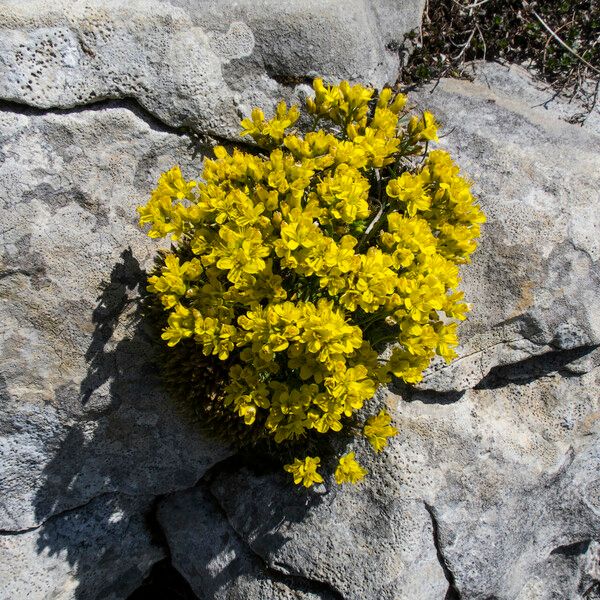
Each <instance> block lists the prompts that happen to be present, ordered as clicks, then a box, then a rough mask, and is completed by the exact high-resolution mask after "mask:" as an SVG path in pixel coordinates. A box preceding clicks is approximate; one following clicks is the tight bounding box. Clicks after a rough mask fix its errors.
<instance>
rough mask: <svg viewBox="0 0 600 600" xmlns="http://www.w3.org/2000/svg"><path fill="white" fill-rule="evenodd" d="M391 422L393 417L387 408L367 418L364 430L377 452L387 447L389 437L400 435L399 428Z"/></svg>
mask: <svg viewBox="0 0 600 600" xmlns="http://www.w3.org/2000/svg"><path fill="white" fill-rule="evenodd" d="M391 422H392V417H390V415H388V414H387V413H386V412H385V410H381V411H380V412H379V414H378V415H376V416H374V417H369V418H368V419H367V422H366V423H365V426H364V429H363V432H364V434H365V437H366V438H367V440H368V442H369V444H371V446H373V449H374V450H375V452H381V451H382V450H383V449H384V448H385V447H386V445H387V441H388V438H390V437H393V436H395V435H398V430H397V429H396V428H395V427H393V426H392V425H390V423H391Z"/></svg>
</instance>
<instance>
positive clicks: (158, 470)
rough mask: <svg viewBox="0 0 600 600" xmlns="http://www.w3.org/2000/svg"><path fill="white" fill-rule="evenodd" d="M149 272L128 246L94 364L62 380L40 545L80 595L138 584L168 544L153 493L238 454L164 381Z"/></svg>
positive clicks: (98, 311)
mask: <svg viewBox="0 0 600 600" xmlns="http://www.w3.org/2000/svg"><path fill="white" fill-rule="evenodd" d="M145 282H146V273H145V272H144V271H143V270H142V268H141V267H140V264H139V262H138V260H137V259H136V258H135V257H134V256H133V253H132V251H131V249H128V250H126V251H124V252H123V253H122V255H121V260H120V261H119V262H118V263H117V264H115V265H114V267H113V269H112V271H111V273H110V278H109V280H108V281H107V282H106V283H105V284H104V285H103V286H102V293H101V295H100V297H99V298H98V303H97V306H96V308H95V310H94V311H93V316H92V319H93V323H94V331H93V335H92V338H91V342H90V344H89V347H88V350H87V352H86V353H85V359H86V362H87V364H88V368H87V374H86V375H85V377H84V378H83V379H82V380H81V382H80V384H79V385H77V384H76V383H75V382H72V383H70V384H66V385H63V386H61V387H60V388H59V389H57V390H56V400H57V402H56V404H57V407H58V408H57V411H58V414H59V417H58V420H59V422H60V429H59V430H58V432H57V433H56V435H53V437H52V438H50V441H49V442H48V443H47V445H46V448H45V453H46V454H48V455H50V456H52V458H51V460H50V462H48V463H47V464H46V465H45V467H44V469H43V472H42V473H41V476H40V480H41V486H40V487H39V488H38V490H37V493H36V495H35V499H34V501H33V504H34V507H35V517H36V520H37V521H38V522H42V523H43V525H42V526H41V527H39V528H38V529H37V530H35V531H34V532H32V533H33V534H35V535H36V536H37V552H38V555H39V556H40V557H41V556H44V557H45V559H44V560H47V561H50V563H52V560H54V561H55V562H56V565H54V566H52V564H50V565H48V569H47V570H50V569H54V568H55V569H58V570H59V571H60V570H63V571H64V570H65V569H67V570H68V573H65V577H68V578H69V579H70V581H71V582H70V583H69V585H70V586H75V585H76V589H75V591H74V593H73V596H72V597H74V598H77V599H81V600H84V599H86V600H90V599H98V600H100V599H107V598H119V597H120V598H122V597H126V596H127V595H128V594H130V593H131V592H133V591H134V590H135V589H136V588H137V586H139V585H140V583H141V582H142V580H143V579H144V577H145V575H146V574H147V573H148V571H149V570H150V568H151V566H152V565H153V564H154V563H156V562H157V561H159V560H161V559H162V558H163V557H164V554H165V553H164V548H163V547H161V546H159V545H157V544H156V543H155V542H156V537H155V536H154V537H153V534H152V532H151V531H150V530H149V528H148V521H147V519H146V516H147V514H148V513H149V512H150V511H151V510H152V505H153V500H154V498H155V497H156V496H158V495H161V494H164V493H168V492H172V491H174V490H179V489H185V488H189V487H191V486H193V485H195V484H196V483H197V481H198V480H199V479H200V478H201V477H202V476H203V475H204V473H205V471H206V470H207V469H208V468H209V467H211V466H212V465H214V464H215V463H217V462H218V461H220V460H222V459H223V458H224V457H226V456H227V455H228V454H230V450H229V449H227V448H226V447H225V446H224V445H223V444H220V443H217V442H215V441H213V440H209V439H207V438H206V436H203V435H202V434H201V433H200V432H199V431H198V429H197V427H195V425H194V424H193V423H191V422H187V421H186V420H185V419H184V418H183V417H182V416H181V415H180V414H179V412H178V411H177V409H176V408H175V407H174V406H173V405H172V403H171V402H169V399H168V397H167V396H166V395H165V394H164V392H163V391H162V390H161V386H160V382H159V381H158V379H157V364H156V361H157V357H158V354H157V348H158V345H157V343H156V342H157V340H156V333H155V332H153V330H152V328H151V327H150V326H149V325H148V324H147V323H146V322H145V321H144V320H143V319H142V318H141V317H142V306H143V298H144V295H145ZM53 433H54V432H53ZM67 563H68V567H67V566H66V565H67ZM69 597H71V596H69Z"/></svg>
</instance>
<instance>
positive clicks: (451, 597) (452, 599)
mask: <svg viewBox="0 0 600 600" xmlns="http://www.w3.org/2000/svg"><path fill="white" fill-rule="evenodd" d="M423 504H424V505H425V510H426V511H427V512H428V513H429V518H430V519H431V528H432V529H433V545H434V546H435V551H436V554H437V558H438V561H439V563H440V566H441V567H442V571H444V577H445V578H446V580H447V581H448V591H447V592H446V596H445V597H444V600H461V595H460V592H459V590H458V588H457V587H456V579H455V577H454V573H452V571H451V570H450V567H449V565H448V561H447V560H446V558H445V556H444V554H443V553H442V546H441V543H440V537H439V525H438V521H437V518H436V516H435V512H434V508H433V506H431V505H430V504H428V503H427V502H423Z"/></svg>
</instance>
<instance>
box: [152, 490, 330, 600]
mask: <svg viewBox="0 0 600 600" xmlns="http://www.w3.org/2000/svg"><path fill="white" fill-rule="evenodd" d="M157 517H158V521H159V523H160V525H161V527H162V529H163V531H164V532H165V535H166V538H167V543H168V544H169V547H170V548H171V557H172V561H173V565H174V566H175V568H176V569H177V570H178V571H179V572H180V573H181V574H182V575H183V576H184V577H185V578H186V579H187V580H188V582H189V583H190V585H191V587H192V589H193V590H194V593H195V594H196V595H197V596H198V597H199V598H206V599H207V600H249V599H252V598H256V599H258V598H261V599H262V598H265V599H266V598H268V599H269V600H334V598H335V596H334V595H333V593H331V592H330V591H329V590H327V589H325V590H323V589H320V587H322V586H318V585H317V584H314V583H311V582H309V581H304V580H302V579H298V578H295V579H293V578H290V577H285V576H283V575H281V574H279V573H277V572H275V571H272V570H269V569H267V568H266V566H265V564H264V561H263V560H262V559H261V558H260V557H259V556H257V555H256V554H254V553H253V552H252V550H250V548H249V547H248V546H247V545H246V544H245V543H244V542H242V540H241V539H240V538H239V536H238V535H237V533H236V532H235V531H234V529H233V528H232V527H231V525H230V524H229V523H228V521H227V519H226V517H225V515H224V513H223V511H222V509H221V508H220V507H219V506H218V505H217V504H216V502H215V500H214V498H213V497H212V495H211V494H210V492H208V490H207V489H206V488H205V487H197V488H194V489H192V490H186V491H184V492H178V493H175V494H173V495H171V496H169V497H167V498H165V499H164V500H163V501H162V502H161V503H160V505H159V507H158V513H157Z"/></svg>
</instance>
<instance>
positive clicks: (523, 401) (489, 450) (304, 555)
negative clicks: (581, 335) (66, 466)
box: [212, 369, 600, 600]
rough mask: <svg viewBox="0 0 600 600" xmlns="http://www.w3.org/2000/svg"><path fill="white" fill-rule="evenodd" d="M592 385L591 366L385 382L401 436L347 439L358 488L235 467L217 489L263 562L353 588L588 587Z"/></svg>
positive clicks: (437, 591)
mask: <svg viewBox="0 0 600 600" xmlns="http://www.w3.org/2000/svg"><path fill="white" fill-rule="evenodd" d="M599 386H600V369H595V370H594V371H593V372H591V373H588V374H585V375H583V376H581V377H575V378H563V377H561V376H560V375H559V374H558V373H557V372H553V373H549V374H547V375H546V376H545V377H542V378H540V379H533V380H532V381H529V382H525V381H520V382H506V381H504V382H500V381H497V382H496V383H495V384H494V385H492V384H490V387H489V388H486V389H479V390H469V391H467V392H466V393H465V394H464V395H463V396H462V397H461V398H460V399H459V400H457V401H454V402H450V401H445V402H438V400H439V398H438V397H437V396H436V395H434V394H432V393H431V392H427V391H423V392H417V393H415V395H414V397H413V398H412V401H410V402H407V401H406V399H401V398H399V397H398V396H394V395H393V394H389V393H387V394H384V395H383V398H384V399H385V401H386V402H387V404H388V406H389V407H390V410H391V411H392V413H393V414H394V419H395V423H396V425H397V427H398V429H399V430H400V435H399V436H398V437H397V438H394V439H393V440H392V441H391V443H390V446H389V447H388V448H387V449H386V450H385V451H384V453H383V457H382V459H373V458H372V455H371V454H370V452H368V451H365V449H364V448H363V447H362V446H360V445H357V447H356V448H354V449H355V450H356V451H357V453H358V458H359V460H360V462H362V463H363V464H365V465H367V467H368V469H369V471H370V473H369V475H368V478H367V479H366V480H365V481H364V482H363V483H362V484H360V485H359V486H357V487H356V488H352V489H343V490H339V488H337V487H336V485H335V483H334V482H333V481H332V478H329V480H327V481H326V490H325V489H321V490H317V491H316V492H312V493H306V492H304V491H303V490H299V489H294V488H293V484H292V483H291V481H289V477H288V476H287V475H286V474H283V473H277V474H271V475H269V474H267V475H256V474H253V473H252V472H251V471H248V470H240V471H237V472H233V473H229V474H223V475H221V476H220V477H219V478H218V479H217V480H216V482H215V483H214V485H213V487H212V490H213V492H214V493H215V495H216V497H217V498H218V500H219V502H220V504H221V505H222V506H223V508H224V509H225V511H226V512H227V514H228V516H229V519H230V521H231V523H232V524H233V526H234V527H235V529H236V530H237V531H238V532H239V533H240V535H241V536H242V537H243V538H244V539H245V540H246V541H247V542H248V543H249V544H250V545H251V546H252V548H253V550H254V551H255V552H257V553H258V554H260V555H261V556H262V557H263V558H264V559H265V560H266V561H267V562H268V564H269V565H270V566H271V567H273V568H277V569H278V570H280V571H282V572H289V573H294V574H300V575H302V576H304V577H307V578H310V579H313V580H317V581H323V582H327V583H329V584H330V585H331V586H333V587H334V588H335V589H336V590H338V591H339V592H340V593H341V595H342V596H343V597H344V598H346V599H347V600H359V599H360V600H363V599H364V600H366V599H369V598H394V599H397V598H407V599H408V598H419V599H422V600H429V599H431V600H438V599H439V598H443V597H444V593H445V592H446V591H447V590H448V589H452V590H454V591H455V592H458V593H459V594H460V595H459V596H456V597H460V598H463V599H471V598H478V599H479V598H490V597H493V598H498V599H499V600H509V599H514V598H522V599H525V598H539V599H546V598H548V599H549V598H570V599H573V600H575V599H576V598H584V596H583V591H582V590H583V588H584V587H585V586H584V584H585V583H586V581H587V582H588V586H589V585H590V582H591V584H594V585H598V584H599V583H600V580H599V579H598V572H597V569H596V571H594V569H595V568H596V567H593V566H590V564H591V562H590V561H591V560H592V558H593V556H594V552H596V551H597V545H596V544H595V542H594V543H592V541H593V540H596V542H597V541H598V540H600V514H599V511H598V503H599V502H600V499H599V497H598V489H599V486H598V484H597V480H598V464H600V463H599V462H598V452H600V438H599V437H598V434H599V431H598V420H597V415H598V414H599V410H600V398H599V395H598V389H599ZM234 490H235V493H233V491H234ZM242 490H243V491H242ZM434 539H435V542H436V544H437V548H438V549H439V551H440V555H439V559H440V562H438V555H437V552H436V545H435V544H434ZM588 563H589V564H588ZM442 565H443V567H442ZM444 569H445V571H446V572H445V575H446V577H445V575H444ZM561 573H562V574H563V575H564V576H562V575H561ZM567 575H568V576H567ZM594 578H595V579H594ZM594 581H596V583H594ZM532 589H536V590H538V591H539V593H538V595H527V594H528V593H529V592H528V590H532ZM586 589H587V588H586ZM553 593H556V594H557V595H552V594H553Z"/></svg>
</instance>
